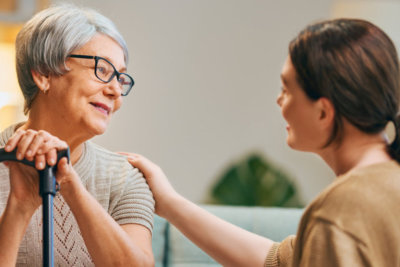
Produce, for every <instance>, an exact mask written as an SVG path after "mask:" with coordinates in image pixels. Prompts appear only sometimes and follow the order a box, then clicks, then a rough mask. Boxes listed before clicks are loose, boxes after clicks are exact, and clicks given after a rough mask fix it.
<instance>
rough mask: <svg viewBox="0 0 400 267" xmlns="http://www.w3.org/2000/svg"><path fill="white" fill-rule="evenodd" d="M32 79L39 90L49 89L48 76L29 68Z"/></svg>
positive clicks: (45, 90) (44, 91)
mask: <svg viewBox="0 0 400 267" xmlns="http://www.w3.org/2000/svg"><path fill="white" fill-rule="evenodd" d="M31 73H32V78H33V81H34V82H35V84H36V86H37V87H38V88H39V90H40V91H42V92H43V93H46V92H47V91H48V90H49V89H50V76H48V75H47V76H46V75H42V74H40V73H39V72H37V71H36V70H31Z"/></svg>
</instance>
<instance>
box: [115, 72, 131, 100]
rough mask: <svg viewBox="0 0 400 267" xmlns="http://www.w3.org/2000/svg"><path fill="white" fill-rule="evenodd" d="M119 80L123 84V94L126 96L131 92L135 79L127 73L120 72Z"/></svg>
mask: <svg viewBox="0 0 400 267" xmlns="http://www.w3.org/2000/svg"><path fill="white" fill-rule="evenodd" d="M118 82H119V84H120V85H121V89H122V92H121V94H122V95H123V96H126V95H127V94H129V91H130V90H131V88H132V86H133V79H132V78H131V77H130V76H129V75H127V74H125V73H120V75H119V79H118Z"/></svg>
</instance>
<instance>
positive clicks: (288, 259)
mask: <svg viewBox="0 0 400 267" xmlns="http://www.w3.org/2000/svg"><path fill="white" fill-rule="evenodd" d="M295 241H296V236H294V235H291V236H289V237H287V238H286V239H284V240H283V241H282V242H281V243H274V244H273V245H272V248H271V249H270V250H269V252H268V255H267V258H266V260H265V267H278V266H279V267H291V266H292V261H293V250H294V244H295Z"/></svg>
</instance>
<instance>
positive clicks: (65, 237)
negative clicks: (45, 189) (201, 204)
mask: <svg viewBox="0 0 400 267" xmlns="http://www.w3.org/2000/svg"><path fill="white" fill-rule="evenodd" d="M16 51H17V73H18V79H19V83H20V86H21V89H22V92H23V95H24V97H25V112H26V113H27V115H28V120H27V121H26V122H23V123H19V124H16V125H12V126H11V127H9V128H8V129H6V130H4V131H3V132H2V133H1V134H0V146H4V147H5V150H6V151H12V150H14V149H17V158H19V159H23V158H26V159H28V160H34V161H35V165H36V169H38V170H40V169H43V168H44V166H45V163H48V164H49V165H54V164H55V162H56V151H58V150H61V149H65V148H66V147H67V146H69V147H70V151H71V164H72V165H71V164H68V163H67V160H66V159H65V158H64V159H62V160H61V161H60V162H59V163H58V165H57V167H58V172H57V177H56V179H57V182H58V183H59V184H60V188H61V189H60V192H59V193H60V194H58V195H57V196H56V197H55V199H54V207H55V208H54V227H55V238H54V242H55V244H54V246H55V249H54V252H55V255H54V257H55V263H56V265H60V266H76V265H79V266H91V265H96V266H144V265H145V266H147V265H153V261H154V260H153V254H152V248H151V233H152V226H153V211H154V200H153V197H152V194H151V192H150V190H149V187H148V185H147V184H146V181H145V179H144V178H143V176H142V174H141V173H140V172H139V171H138V170H137V169H134V168H132V166H131V165H130V164H129V163H128V161H127V160H126V159H125V158H124V157H123V156H120V155H117V154H115V153H111V152H109V151H107V150H105V149H104V148H102V147H99V146H97V145H95V144H93V143H91V142H90V141H88V140H89V139H91V138H92V137H94V136H96V135H99V134H102V133H103V132H104V131H105V130H106V128H107V125H108V123H109V121H110V119H111V117H112V115H113V114H114V112H116V111H117V110H118V109H119V108H120V107H121V104H122V97H123V96H126V95H128V93H129V91H130V90H131V88H132V86H133V83H134V82H133V79H132V78H131V76H129V75H128V74H126V73H125V72H126V65H127V62H128V51H127V47H126V43H125V41H124V39H123V38H122V36H121V35H120V33H119V32H118V31H117V29H116V28H115V26H114V24H113V23H112V22H111V21H110V20H109V19H107V18H106V17H104V16H102V15H101V14H99V13H97V12H95V11H93V10H88V9H81V8H77V7H75V6H72V5H62V6H55V7H52V8H49V9H46V10H44V11H42V12H40V13H38V14H36V15H35V16H34V17H33V18H32V19H31V20H30V21H28V22H27V23H26V24H25V26H24V27H23V28H22V30H21V31H20V33H19V34H18V36H17V41H16ZM0 177H1V180H0V211H1V214H2V215H1V219H0V262H1V264H2V266H4V265H9V266H15V265H29V266H40V265H41V264H42V263H41V262H42V256H41V228H42V225H41V224H42V218H41V209H40V204H41V198H40V197H39V195H38V175H37V170H35V169H34V168H32V167H28V166H26V165H22V164H20V163H17V162H8V163H7V166H5V165H4V164H0Z"/></svg>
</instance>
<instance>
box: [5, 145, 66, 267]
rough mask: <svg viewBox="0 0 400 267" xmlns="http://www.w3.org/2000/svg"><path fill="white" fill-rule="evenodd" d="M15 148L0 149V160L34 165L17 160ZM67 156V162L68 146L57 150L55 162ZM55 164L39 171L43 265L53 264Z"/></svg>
mask: <svg viewBox="0 0 400 267" xmlns="http://www.w3.org/2000/svg"><path fill="white" fill-rule="evenodd" d="M16 151H17V150H16V149H15V150H14V151H11V152H6V151H5V150H4V149H3V148H2V149H0V162H2V161H17V162H21V163H24V164H26V165H29V166H32V167H35V162H34V161H29V160H26V159H22V160H18V159H17V157H16ZM63 157H67V159H68V162H69V148H67V149H66V150H62V151H59V152H57V164H58V162H59V161H60V159H61V158H63ZM57 164H55V165H54V166H49V165H47V164H46V167H45V168H44V169H43V170H38V172H39V195H40V196H41V197H42V199H43V206H42V209H43V266H44V267H50V266H51V267H53V266H54V251H53V198H54V196H55V195H56V193H57V191H58V189H59V188H58V184H57V183H56V177H55V176H56V172H57Z"/></svg>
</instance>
